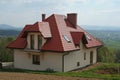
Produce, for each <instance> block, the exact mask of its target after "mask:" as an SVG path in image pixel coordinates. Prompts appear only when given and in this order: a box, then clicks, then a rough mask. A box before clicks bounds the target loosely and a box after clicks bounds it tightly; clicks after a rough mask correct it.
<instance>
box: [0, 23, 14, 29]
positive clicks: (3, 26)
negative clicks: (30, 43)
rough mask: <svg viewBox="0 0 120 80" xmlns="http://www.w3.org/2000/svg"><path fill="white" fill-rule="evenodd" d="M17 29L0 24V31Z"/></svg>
mask: <svg viewBox="0 0 120 80" xmlns="http://www.w3.org/2000/svg"><path fill="white" fill-rule="evenodd" d="M15 29H16V28H15V27H14V26H11V25H7V24H0V30H15Z"/></svg>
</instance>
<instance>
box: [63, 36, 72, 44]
mask: <svg viewBox="0 0 120 80" xmlns="http://www.w3.org/2000/svg"><path fill="white" fill-rule="evenodd" d="M63 37H64V39H65V40H66V41H67V42H68V43H71V40H70V39H69V37H68V36H66V35H63Z"/></svg>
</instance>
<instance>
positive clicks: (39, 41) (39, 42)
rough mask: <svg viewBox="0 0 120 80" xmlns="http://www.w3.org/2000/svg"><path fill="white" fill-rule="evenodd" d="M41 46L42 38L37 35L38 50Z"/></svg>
mask: <svg viewBox="0 0 120 80" xmlns="http://www.w3.org/2000/svg"><path fill="white" fill-rule="evenodd" d="M41 46H42V37H41V36H40V35H38V49H40V48H41Z"/></svg>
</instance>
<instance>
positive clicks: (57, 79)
mask: <svg viewBox="0 0 120 80" xmlns="http://www.w3.org/2000/svg"><path fill="white" fill-rule="evenodd" d="M0 80H102V79H95V78H80V77H65V76H55V75H43V74H30V73H16V72H0Z"/></svg>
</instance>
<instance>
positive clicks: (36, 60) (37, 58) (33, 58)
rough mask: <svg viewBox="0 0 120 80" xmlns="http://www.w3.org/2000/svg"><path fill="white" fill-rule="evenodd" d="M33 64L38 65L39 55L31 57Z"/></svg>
mask: <svg viewBox="0 0 120 80" xmlns="http://www.w3.org/2000/svg"><path fill="white" fill-rule="evenodd" d="M32 61H33V64H36V65H40V56H39V55H32Z"/></svg>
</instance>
